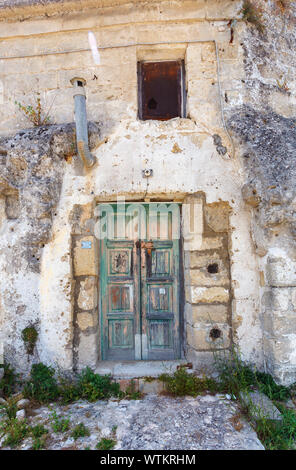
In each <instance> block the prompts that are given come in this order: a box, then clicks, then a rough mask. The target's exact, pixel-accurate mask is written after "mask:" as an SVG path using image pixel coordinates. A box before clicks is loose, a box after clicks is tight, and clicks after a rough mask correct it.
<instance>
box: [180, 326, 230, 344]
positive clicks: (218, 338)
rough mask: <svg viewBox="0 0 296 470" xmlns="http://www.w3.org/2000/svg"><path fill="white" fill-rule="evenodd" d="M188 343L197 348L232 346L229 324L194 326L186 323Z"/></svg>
mask: <svg viewBox="0 0 296 470" xmlns="http://www.w3.org/2000/svg"><path fill="white" fill-rule="evenodd" d="M186 333H187V343H188V345H189V346H191V347H192V348H194V349H196V350H207V349H216V348H218V349H221V348H228V347H229V346H230V336H229V325H228V324H225V323H224V324H218V323H216V324H214V325H202V326H199V327H198V328H194V327H192V326H191V325H189V324H187V325H186Z"/></svg>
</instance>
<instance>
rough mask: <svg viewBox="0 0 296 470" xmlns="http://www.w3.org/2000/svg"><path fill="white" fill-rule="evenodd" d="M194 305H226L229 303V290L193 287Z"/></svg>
mask: <svg viewBox="0 0 296 470" xmlns="http://www.w3.org/2000/svg"><path fill="white" fill-rule="evenodd" d="M191 298H192V303H194V304H198V303H208V304H209V303H214V302H219V303H226V302H228V301H229V290H228V289H225V288H224V287H194V286H191Z"/></svg>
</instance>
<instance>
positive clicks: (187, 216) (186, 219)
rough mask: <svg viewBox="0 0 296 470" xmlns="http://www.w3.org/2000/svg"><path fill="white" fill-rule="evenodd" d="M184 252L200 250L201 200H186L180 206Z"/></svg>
mask: <svg viewBox="0 0 296 470" xmlns="http://www.w3.org/2000/svg"><path fill="white" fill-rule="evenodd" d="M182 218H183V237H184V250H188V251H189V250H200V249H201V246H202V242H203V239H202V234H203V200H202V198H198V197H196V198H195V197H192V198H188V199H187V200H186V202H185V203H184V204H183V205H182Z"/></svg>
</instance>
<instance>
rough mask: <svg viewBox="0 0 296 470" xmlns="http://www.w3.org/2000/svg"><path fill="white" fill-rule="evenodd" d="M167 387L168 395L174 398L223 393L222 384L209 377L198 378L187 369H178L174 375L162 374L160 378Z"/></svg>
mask: <svg viewBox="0 0 296 470" xmlns="http://www.w3.org/2000/svg"><path fill="white" fill-rule="evenodd" d="M158 379H159V380H161V381H162V382H163V384H164V386H165V390H166V393H168V394H169V395H173V396H185V395H191V396H194V397H195V396H197V395H200V394H203V393H205V392H210V393H216V392H220V391H221V387H220V384H219V383H218V382H216V381H215V380H214V379H211V378H208V377H203V378H200V377H197V376H195V375H194V374H189V373H188V372H187V370H186V367H180V368H178V369H177V370H176V371H175V372H174V373H173V374H161V375H160V376H159V377H158Z"/></svg>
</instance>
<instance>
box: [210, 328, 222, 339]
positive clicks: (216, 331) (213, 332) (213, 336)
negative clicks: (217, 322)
mask: <svg viewBox="0 0 296 470" xmlns="http://www.w3.org/2000/svg"><path fill="white" fill-rule="evenodd" d="M221 336H222V331H221V330H219V328H212V329H211V331H210V338H211V339H212V340H213V341H215V339H218V338H221Z"/></svg>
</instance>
